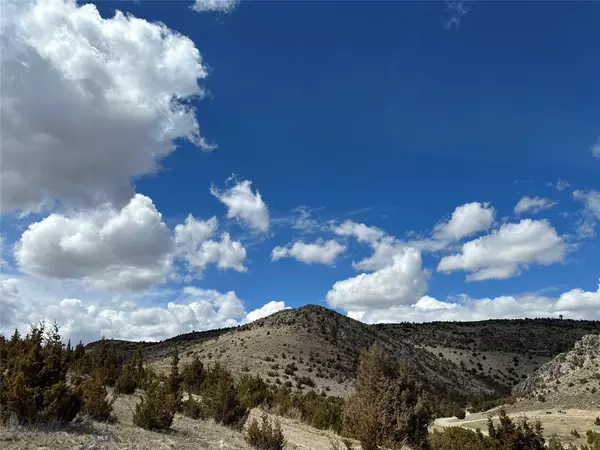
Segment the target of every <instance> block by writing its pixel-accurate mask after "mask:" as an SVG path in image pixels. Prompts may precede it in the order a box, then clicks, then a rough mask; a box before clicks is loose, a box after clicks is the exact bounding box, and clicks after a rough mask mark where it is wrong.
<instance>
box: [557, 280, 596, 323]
mask: <svg viewBox="0 0 600 450" xmlns="http://www.w3.org/2000/svg"><path fill="white" fill-rule="evenodd" d="M556 309H558V310H563V311H567V312H575V313H585V312H586V311H595V312H596V316H597V315H598V312H599V311H600V282H599V283H598V290H597V291H596V292H588V291H584V290H583V289H573V290H570V291H569V292H565V293H563V294H562V295H561V296H560V297H559V298H558V300H557V301H556Z"/></svg>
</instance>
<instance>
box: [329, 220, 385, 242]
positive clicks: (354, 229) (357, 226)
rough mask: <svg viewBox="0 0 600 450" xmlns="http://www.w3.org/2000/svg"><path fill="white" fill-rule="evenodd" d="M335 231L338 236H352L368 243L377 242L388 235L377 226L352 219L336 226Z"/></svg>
mask: <svg viewBox="0 0 600 450" xmlns="http://www.w3.org/2000/svg"><path fill="white" fill-rule="evenodd" d="M333 232H334V233H335V234H337V235H338V236H352V237H355V238H356V239H357V240H358V241H359V242H368V243H372V242H377V241H379V240H380V239H382V238H383V237H385V236H386V233H385V232H384V231H383V230H381V229H379V228H377V227H369V226H367V225H365V224H364V223H357V222H353V221H352V220H346V221H345V222H343V223H342V224H341V225H338V226H335V227H334V228H333Z"/></svg>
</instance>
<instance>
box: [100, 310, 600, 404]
mask: <svg viewBox="0 0 600 450" xmlns="http://www.w3.org/2000/svg"><path fill="white" fill-rule="evenodd" d="M591 332H596V333H600V322H594V321H573V320H559V319H524V320H488V321H482V322H462V323H461V322H456V323H445V322H436V323H425V324H410V323H404V324H378V325H366V324H364V323H362V322H358V321H355V320H353V319H351V318H349V317H347V316H343V315H341V314H338V313H337V312H335V311H332V310H329V309H327V308H324V307H322V306H316V305H307V306H303V307H301V308H297V309H289V310H284V311H280V312H278V313H276V314H273V315H271V316H269V317H266V318H263V319H260V320H257V321H255V322H252V323H250V324H247V325H243V326H240V327H236V328H228V329H221V330H211V331H205V332H193V333H187V334H183V335H180V336H175V337H173V338H171V339H168V340H165V341H162V342H158V343H148V342H145V343H132V342H127V341H109V343H110V345H112V346H114V347H115V348H116V349H117V350H118V351H119V352H120V353H121V354H122V355H123V356H124V357H127V356H129V355H131V354H133V353H134V352H135V351H136V350H137V348H138V347H142V348H143V350H144V354H145V355H146V358H147V359H148V360H149V361H150V362H151V363H152V364H153V365H154V366H155V367H157V368H158V369H160V370H163V369H166V368H167V366H168V354H169V352H170V349H171V347H172V345H173V344H177V345H178V346H179V349H180V355H181V357H182V361H183V362H185V361H186V360H189V359H191V358H192V357H194V356H195V355H197V356H199V357H200V358H201V359H202V360H203V361H204V362H205V363H206V364H214V363H216V362H219V363H221V364H223V365H225V366H226V367H227V368H229V369H230V370H232V371H233V373H234V374H236V375H237V376H240V375H242V374H244V373H251V374H257V375H260V376H261V377H263V378H264V379H265V380H267V381H268V382H269V383H274V384H288V385H292V386H294V388H298V386H300V388H301V389H307V388H311V387H312V384H313V383H314V388H315V389H317V390H318V391H321V390H325V391H326V392H327V393H328V394H330V395H339V396H346V395H347V394H348V393H349V392H350V391H351V389H352V382H353V379H354V374H355V370H356V367H357V363H358V356H359V354H360V351H361V350H362V349H364V348H368V347H370V346H371V345H373V344H374V343H379V344H380V345H382V346H383V347H384V348H385V349H386V351H387V352H389V353H390V354H391V355H394V356H395V357H397V358H400V359H403V360H404V361H406V362H407V363H408V364H409V365H410V366H412V367H413V369H414V370H415V371H416V372H417V373H419V374H421V376H422V377H423V378H424V379H426V380H427V381H428V382H429V383H430V384H431V385H433V386H434V387H435V388H436V389H439V390H442V391H446V390H448V391H449V392H450V393H452V394H456V395H461V396H470V395H476V396H480V395H487V394H492V393H493V391H496V393H498V392H501V393H508V392H509V391H510V388H511V387H512V386H513V385H516V384H517V383H518V382H519V381H522V380H523V379H525V378H526V377H527V376H528V375H529V374H530V373H531V372H533V371H534V370H536V369H537V368H539V367H540V366H542V365H543V364H544V363H546V362H547V361H549V360H550V359H551V358H552V357H553V356H555V355H556V354H558V353H560V352H562V351H565V350H567V349H570V348H572V347H573V345H574V344H575V342H576V341H577V340H578V339H580V338H581V337H582V336H584V335H586V334H590V333H591ZM93 345H95V344H94V343H92V344H90V346H93ZM299 381H300V383H299Z"/></svg>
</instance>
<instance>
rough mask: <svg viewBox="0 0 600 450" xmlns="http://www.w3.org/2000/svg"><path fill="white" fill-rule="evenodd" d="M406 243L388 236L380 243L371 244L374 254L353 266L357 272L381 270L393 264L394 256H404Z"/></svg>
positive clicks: (354, 263)
mask: <svg viewBox="0 0 600 450" xmlns="http://www.w3.org/2000/svg"><path fill="white" fill-rule="evenodd" d="M405 247H406V243H404V242H402V241H400V240H398V239H396V238H395V237H393V236H386V237H384V238H383V239H381V240H380V241H376V242H373V243H371V248H372V249H373V253H372V254H371V256H368V257H366V258H364V259H362V260H361V261H358V262H353V263H352V266H353V267H354V268H355V269H356V270H365V271H372V270H379V269H383V268H384V267H387V266H389V265H390V264H393V262H394V256H396V255H398V254H402V253H403V252H404V248H405Z"/></svg>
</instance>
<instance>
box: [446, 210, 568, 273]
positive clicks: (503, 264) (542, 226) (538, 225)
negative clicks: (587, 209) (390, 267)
mask: <svg viewBox="0 0 600 450" xmlns="http://www.w3.org/2000/svg"><path fill="white" fill-rule="evenodd" d="M565 252H566V245H565V243H564V242H563V239H562V238H561V237H560V236H559V235H558V234H557V233H556V230H555V229H554V228H553V227H552V226H551V225H550V223H549V222H548V221H545V220H531V219H524V220H522V221H521V222H519V223H509V224H504V225H502V226H501V227H500V228H499V229H497V230H494V231H493V232H492V233H490V234H488V235H486V236H483V237H480V238H478V239H475V240H472V241H469V242H467V243H465V244H464V245H463V246H462V251H461V252H460V253H458V254H455V255H450V256H445V257H444V258H442V259H441V261H440V263H439V264H438V268H437V270H438V271H440V272H453V271H456V270H465V271H468V272H471V273H470V274H469V275H468V276H467V280H473V281H481V280H488V279H504V278H510V277H512V276H515V275H518V274H520V273H521V271H522V270H523V268H525V267H526V266H528V265H530V264H542V265H549V264H552V263H555V262H558V261H561V260H562V259H563V256H564V255H565Z"/></svg>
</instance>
